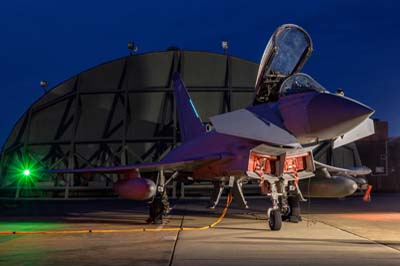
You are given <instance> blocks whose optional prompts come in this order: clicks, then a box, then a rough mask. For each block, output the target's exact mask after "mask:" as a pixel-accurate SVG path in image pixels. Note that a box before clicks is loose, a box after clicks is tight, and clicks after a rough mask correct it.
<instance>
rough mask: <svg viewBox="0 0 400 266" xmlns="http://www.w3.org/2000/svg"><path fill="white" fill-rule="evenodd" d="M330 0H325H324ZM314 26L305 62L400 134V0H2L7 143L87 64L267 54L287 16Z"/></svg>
mask: <svg viewBox="0 0 400 266" xmlns="http://www.w3.org/2000/svg"><path fill="white" fill-rule="evenodd" d="M322 3H323V4H322ZM284 23H295V24H299V25H300V26H302V27H304V28H305V29H306V30H307V31H308V32H309V34H310V35H311V37H312V39H313V42H314V52H313V54H312V56H311V58H310V59H309V61H308V62H307V64H306V66H305V67H304V68H303V72H306V73H308V74H310V75H311V76H313V77H314V78H315V79H316V80H317V81H318V82H319V83H321V84H322V85H324V86H325V87H326V88H327V89H328V90H330V91H335V90H336V89H337V88H339V87H340V88H343V89H344V90H345V93H346V95H347V96H350V97H353V98H356V99H357V100H359V101H361V102H363V103H365V104H367V105H369V106H371V107H372V108H374V109H375V110H376V114H375V117H377V118H380V119H381V120H388V121H389V128H390V135H391V136H397V135H400V117H399V110H400V104H399V102H398V100H399V99H400V86H399V85H400V73H399V72H400V67H399V64H400V53H399V47H400V1H387V0H380V1H349V0H347V1H299V0H296V1H291V0H287V1H265V0H264V1H232V0H231V1H216V0H215V1H132V0H131V1H118V0H115V1H104V2H103V1H82V0H80V1H76V0H69V1H55V0H52V1H43V0H42V1H40V0H36V1H34V0H32V1H20V0H13V1H2V2H1V4H0V38H1V39H0V73H1V74H0V86H1V87H0V89H1V98H0V101H1V105H0V108H1V109H0V110H1V112H0V114H1V115H0V125H1V127H0V145H2V143H3V142H4V140H5V138H6V137H7V136H8V134H9V133H10V131H11V129H12V127H13V125H14V123H15V122H16V121H17V119H18V118H19V117H20V116H21V115H22V114H23V112H25V110H26V109H27V108H28V106H29V105H30V104H31V103H33V102H34V101H35V100H36V99H38V98H39V97H40V96H41V95H42V90H41V88H40V86H39V81H40V80H41V79H46V80H48V81H49V87H50V88H51V87H53V86H55V85H57V84H58V83H60V82H62V81H63V80H66V79H67V78H69V77H71V76H73V75H75V74H78V73H79V72H81V71H83V70H85V69H87V68H90V67H92V66H95V65H97V64H99V63H102V62H105V61H109V60H112V59H115V58H118V57H121V56H125V55H127V54H128V50H127V42H128V41H129V40H133V41H135V42H137V44H138V46H139V52H140V53H144V52H150V51H158V50H165V49H166V48H167V47H169V46H171V45H174V46H178V47H179V48H181V49H187V50H206V51H213V52H222V49H221V46H220V45H221V44H220V43H221V40H228V41H229V53H230V54H231V55H234V56H238V57H242V58H246V59H249V60H252V61H256V62H259V60H260V58H261V55H262V53H263V50H264V48H265V45H266V43H267V41H268V39H269V37H270V35H271V34H272V32H273V31H274V30H275V29H276V27H278V26H279V25H280V24H284Z"/></svg>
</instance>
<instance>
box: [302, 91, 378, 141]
mask: <svg viewBox="0 0 400 266" xmlns="http://www.w3.org/2000/svg"><path fill="white" fill-rule="evenodd" d="M307 113H308V122H309V132H310V133H311V134H312V135H317V136H319V137H320V138H321V139H325V138H327V139H329V138H332V137H337V136H340V135H342V134H344V133H346V132H347V131H349V130H350V129H352V128H354V127H356V126H357V125H358V124H359V123H361V122H362V121H364V120H365V119H366V118H368V117H369V116H371V115H372V114H373V113H374V110H372V109H371V108H369V107H368V106H366V105H363V104H361V103H358V102H356V101H354V100H351V99H349V98H346V97H343V96H338V95H334V94H330V93H321V94H318V95H316V96H315V97H313V99H311V101H310V102H309V104H308V106H307ZM327 129H328V130H327ZM326 134H329V136H324V135H326Z"/></svg>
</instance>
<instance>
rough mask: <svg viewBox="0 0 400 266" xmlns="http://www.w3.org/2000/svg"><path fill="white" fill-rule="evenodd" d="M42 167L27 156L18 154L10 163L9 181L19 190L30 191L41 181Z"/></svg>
mask: <svg viewBox="0 0 400 266" xmlns="http://www.w3.org/2000/svg"><path fill="white" fill-rule="evenodd" d="M40 171H41V167H40V165H39V163H38V161H37V160H36V159H34V158H33V157H32V156H31V155H29V154H28V153H27V154H16V155H15V156H14V158H13V161H12V162H11V163H10V172H9V176H10V177H9V181H10V182H14V184H15V185H16V186H18V187H19V188H24V189H28V190H29V189H30V188H31V187H33V186H35V185H36V183H37V182H38V181H39V179H40Z"/></svg>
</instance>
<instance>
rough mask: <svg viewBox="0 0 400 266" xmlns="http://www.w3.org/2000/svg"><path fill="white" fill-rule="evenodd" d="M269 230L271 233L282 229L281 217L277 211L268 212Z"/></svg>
mask: <svg viewBox="0 0 400 266" xmlns="http://www.w3.org/2000/svg"><path fill="white" fill-rule="evenodd" d="M268 224H269V228H270V229H271V231H279V230H281V227H282V216H281V212H280V211H279V210H271V211H270V212H269V220H268Z"/></svg>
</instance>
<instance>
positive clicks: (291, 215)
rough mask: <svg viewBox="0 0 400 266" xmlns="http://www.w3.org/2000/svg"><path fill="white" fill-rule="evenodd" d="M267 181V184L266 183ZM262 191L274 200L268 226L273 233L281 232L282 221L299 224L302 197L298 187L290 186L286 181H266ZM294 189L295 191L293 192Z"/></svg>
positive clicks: (269, 211)
mask: <svg viewBox="0 0 400 266" xmlns="http://www.w3.org/2000/svg"><path fill="white" fill-rule="evenodd" d="M265 181H266V182H265ZM265 181H264V182H265V183H264V182H263V183H262V186H264V188H263V187H262V189H263V190H264V191H265V190H268V192H267V193H265V194H267V195H268V196H270V197H271V199H272V208H270V209H268V219H269V221H268V225H269V228H270V229H271V230H272V231H277V230H280V229H281V227H282V221H288V222H293V223H298V222H300V221H301V216H300V197H299V195H298V194H297V193H298V187H297V186H290V185H289V183H288V181H285V180H282V179H280V180H265ZM290 188H292V189H293V190H294V191H291V190H290Z"/></svg>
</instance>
